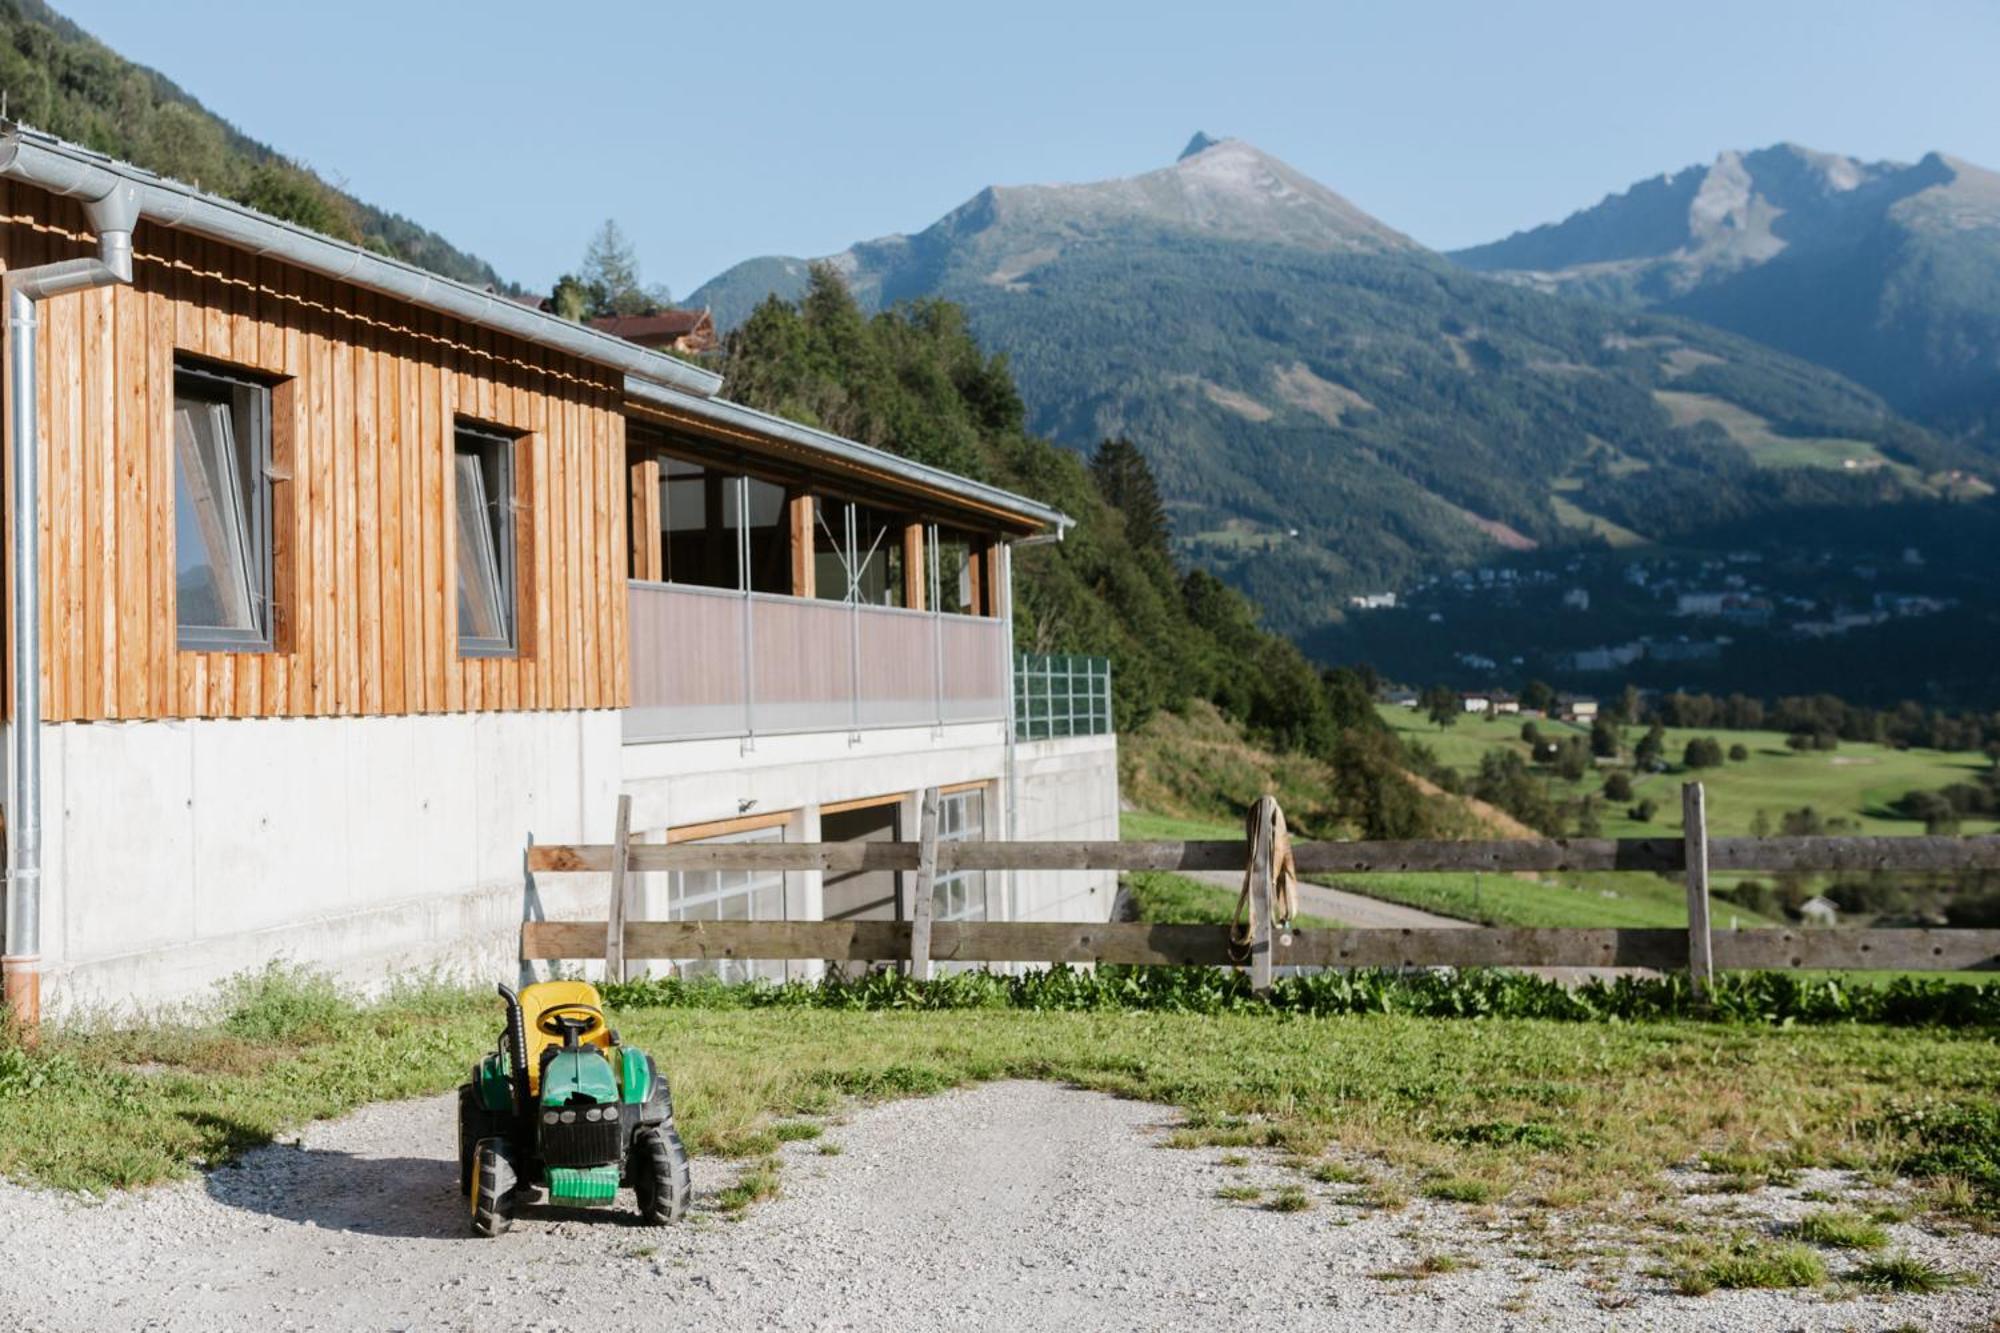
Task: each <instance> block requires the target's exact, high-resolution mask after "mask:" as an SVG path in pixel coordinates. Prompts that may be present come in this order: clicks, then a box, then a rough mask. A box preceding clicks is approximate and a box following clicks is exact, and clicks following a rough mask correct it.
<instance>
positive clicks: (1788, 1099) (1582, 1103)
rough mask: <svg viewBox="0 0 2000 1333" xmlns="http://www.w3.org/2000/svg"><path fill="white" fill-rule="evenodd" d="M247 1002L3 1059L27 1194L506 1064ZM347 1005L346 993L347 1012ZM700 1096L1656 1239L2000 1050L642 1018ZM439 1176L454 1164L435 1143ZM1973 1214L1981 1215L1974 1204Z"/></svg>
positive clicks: (1857, 1147)
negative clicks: (942, 1104)
mask: <svg viewBox="0 0 2000 1333" xmlns="http://www.w3.org/2000/svg"><path fill="white" fill-rule="evenodd" d="M298 989H299V987H298V986H297V984H296V983H295V982H285V981H283V979H282V978H281V979H280V980H279V981H278V982H277V983H275V984H272V985H267V986H266V987H265V988H264V989H263V991H262V993H259V992H257V991H256V990H254V989H253V990H247V991H243V992H240V993H239V995H238V997H237V1007H236V1009H235V1011H234V1014H233V1016H232V1017H231V1018H230V1019H229V1020H227V1021H225V1022H221V1023H217V1024H214V1025H209V1026H198V1027H179V1026H169V1025H151V1026H146V1027H141V1028H134V1029H124V1030H110V1029H99V1030H78V1031H63V1030H53V1031H51V1032H49V1033H48V1034H47V1035H46V1036H45V1039H44V1041H43V1044H42V1046H41V1047H40V1049H39V1050H36V1051H33V1052H28V1051H23V1050H20V1049H19V1048H12V1047H8V1048H0V1171H4V1172H5V1173H6V1174H8V1175H10V1176H14V1177H17V1178H24V1179H27V1180H32V1181H36V1182H40V1183H44V1184H48V1185H52V1186H56V1187H60V1188H69V1189H78V1188H81V1189H90V1190H105V1189H109V1188H114V1187H120V1186H134V1185H144V1184H148V1183H151V1182H154V1181H158V1180H162V1179H166V1178H169V1177H172V1176H176V1175H180V1174H184V1173H186V1172H187V1171H189V1170H190V1169H192V1168H195V1167H198V1166H201V1165H205V1164H206V1165H212V1164H215V1163H218V1162H220V1161H222V1160H225V1159H227V1158H228V1157H230V1156H231V1155H233V1154H235V1153H237V1152H240V1151H241V1150H243V1149H246V1148H249V1147H252V1146H254V1145H257V1144H260V1143H264V1142H267V1141H268V1140H269V1139H270V1138H271V1136H272V1135H274V1134H275V1133H278V1132H280V1131H282V1130H284V1129H286V1128H288V1127H292V1126H296V1125H299V1124H301V1123H303V1122H305V1121H307V1120H310V1119H313V1118H316V1117H324V1116H332V1115H337V1114H339V1113H341V1112H343V1111H346V1110H349V1109H351V1108H353V1107H355V1106H358V1105H361V1104H363V1103H365V1102H369V1101H376V1100H382V1099H386V1098H395V1097H410V1096H416V1095H420V1094H425V1093H437V1092H442V1091H446V1090H448V1089H449V1088H451V1087H452V1086H453V1085H454V1084H455V1083H456V1082H458V1081H459V1080H460V1079H461V1078H463V1077H464V1074H465V1070H466V1068H467V1066H468V1065H469V1064H470V1063H471V1062H472V1061H473V1059H474V1058H475V1056H476V1055H477V1054H478V1053H479V1052H480V1051H481V1050H483V1049H485V1048H487V1047H488V1046H490V1044H491V1043H492V1041H493V1039H494V1034H495V1032H496V1030H497V1028H498V1025H499V1021H500V1012H499V1006H498V1004H497V1003H495V1002H494V1001H493V1000H492V999H491V998H490V997H485V996H477V995H468V994H465V993H463V992H456V991H444V990H431V991H423V992H412V993H408V994H405V995H403V996H400V997H396V998H393V999H391V1000H389V1001H386V1002H384V1003H380V1004H376V1005H370V1006H367V1007H365V1008H364V1007H356V1006H354V1005H352V1004H351V1003H348V1002H345V1001H341V1002H340V1003H339V1004H335V1003H334V1002H333V1001H332V1000H330V999H328V998H326V995H322V996H321V997H320V998H319V999H316V1000H311V1001H310V1002H306V1003H300V1002H297V1001H296V1000H294V999H292V998H289V996H288V992H290V991H297V990H298ZM329 994H330V992H329ZM614 1017H615V1022H616V1024H617V1026H618V1028H619V1029H620V1030H621V1032H622V1033H623V1034H624V1036H625V1038H626V1040H627V1041H628V1042H631V1043H633V1044H636V1045H639V1046H642V1047H644V1048H646V1049H648V1050H650V1051H652V1052H653V1053H654V1054H655V1055H656V1056H657V1057H658V1058H659V1060H660V1062H661V1066H662V1068H663V1069H665V1070H667V1071H668V1073H669V1076H670V1077H671V1078H672V1080H673V1082H674V1087H675V1094H676V1096H675V1100H676V1103H677V1105H678V1107H679V1111H680V1116H681V1123H682V1128H683V1130H684V1132H685V1134H686V1136H687V1138H688V1141H689V1145H690V1147H691V1149H692V1151H693V1152H694V1154H695V1156H696V1159H697V1163H698V1164H699V1160H700V1159H701V1158H704V1157H714V1156H718V1155H723V1156H732V1157H750V1158H761V1157H763V1156H765V1155H766V1154H769V1153H770V1152H772V1151H773V1149H774V1148H775V1145H776V1143H777V1142H778V1141H779V1139H780V1138H781V1137H783V1136H784V1134H785V1131H784V1129H782V1128H779V1125H780V1122H782V1121H785V1120H787V1119H790V1118H793V1117H798V1116H816V1115H825V1114H829V1113H835V1112H837V1111H838V1110H839V1108H840V1107H841V1106H842V1105H843V1103H844V1102H845V1101H846V1100H847V1099H849V1098H856V1097H858V1098H882V1097H896V1096H906V1095H919V1094H925V1093H932V1092H936V1091H939V1090H941V1089H944V1088H948V1087H952V1086H956V1085H959V1084H962V1083H967V1082H974V1081H979V1080H986V1079H995V1078H1037V1079H1054V1080H1060V1081H1063V1082H1067V1083H1073V1084H1076V1085H1078V1086H1081V1087H1086V1088H1094V1089H1101V1090H1103V1091H1106V1092H1111V1093H1115V1094H1118V1095H1121V1096H1130V1097H1139V1098H1145V1099H1148V1100H1155V1101H1160V1102H1165V1103H1169V1104H1172V1105H1175V1106H1178V1107H1181V1108H1183V1109H1184V1110H1185V1111H1186V1113H1187V1115H1188V1117H1189V1124H1188V1128H1187V1129H1186V1130H1184V1131H1182V1132H1181V1134H1180V1135H1179V1136H1178V1142H1180V1143H1181V1144H1183V1145H1185V1146H1197V1145H1203V1144H1216V1145H1230V1146H1251V1145H1269V1146H1275V1147H1280V1148H1283V1149H1287V1150H1289V1151H1290V1152H1292V1153H1294V1154H1296V1156H1297V1157H1298V1159H1299V1162H1298V1164H1299V1165H1301V1166H1305V1167H1310V1166H1312V1164H1313V1162H1314V1161H1317V1160H1322V1155H1323V1154H1324V1153H1326V1152H1327V1151H1328V1150H1329V1149H1330V1148H1334V1147H1337V1148H1338V1149H1339V1150H1340V1152H1341V1154H1342V1156H1343V1158H1344V1159H1345V1160H1347V1161H1350V1162H1360V1163H1365V1167H1364V1169H1365V1171H1366V1172H1367V1173H1368V1175H1370V1176H1371V1177H1372V1178H1374V1179H1376V1180H1377V1181H1378V1182H1379V1183H1380V1184H1381V1185H1382V1186H1383V1187H1384V1190H1385V1191H1387V1192H1395V1191H1405V1192H1418V1191H1423V1190H1425V1189H1427V1187H1428V1186H1430V1185H1432V1184H1435V1183H1436V1182H1440V1181H1448V1182H1453V1186H1454V1188H1457V1186H1458V1183H1459V1182H1467V1181H1470V1182H1475V1183H1477V1184H1478V1185H1479V1193H1480V1196H1481V1197H1483V1198H1485V1197H1490V1198H1492V1199H1494V1200H1497V1201H1501V1202H1503V1203H1507V1204H1511V1205H1527V1204H1533V1203H1543V1204H1551V1205H1561V1206H1575V1207H1585V1206H1591V1205H1597V1206H1601V1207H1603V1208H1604V1209H1606V1210H1607V1211H1610V1210H1614V1209H1615V1210H1617V1211H1621V1212H1630V1211H1632V1210H1633V1208H1634V1204H1635V1202H1637V1203H1645V1202H1648V1201H1652V1200H1655V1199H1661V1198H1665V1197H1666V1196H1667V1194H1668V1191H1667V1189H1666V1186H1665V1184H1664V1182H1662V1181H1661V1180H1660V1179H1659V1175H1658V1173H1659V1172H1660V1171H1661V1170H1662V1169H1663V1168H1665V1167H1667V1166H1670V1165H1673V1164H1676V1163H1685V1162H1689V1161H1692V1160H1694V1159H1696V1158H1697V1157H1698V1156H1699V1155H1701V1154H1703V1153H1712V1154H1717V1155H1720V1156H1726V1157H1727V1158H1728V1159H1729V1160H1730V1161H1731V1163H1732V1165H1731V1167H1730V1169H1731V1170H1732V1171H1735V1172H1738V1173H1739V1174H1740V1173H1742V1172H1744V1171H1748V1170H1750V1169H1752V1168H1750V1167H1746V1166H1745V1165H1743V1164H1744V1163H1745V1162H1751V1163H1764V1164H1768V1165H1769V1166H1770V1167H1771V1168H1772V1169H1773V1170H1776V1169H1778V1168H1780V1167H1782V1166H1785V1165H1794V1166H1796V1165H1803V1164H1806V1163H1808V1162H1813V1163H1824V1164H1834V1165H1847V1166H1852V1167H1855V1168H1868V1167H1876V1166H1886V1165H1888V1164H1889V1163H1890V1162H1891V1161H1892V1160H1893V1159H1894V1156H1895V1154H1896V1152H1897V1151H1898V1149H1897V1145H1896V1143H1895V1142H1894V1141H1893V1140H1891V1139H1890V1138H1888V1137H1885V1136H1884V1135H1882V1134H1881V1133H1880V1132H1879V1131H1878V1130H1876V1129H1875V1128H1874V1127H1873V1126H1874V1122H1875V1121H1876V1119H1877V1118H1878V1117H1879V1116H1881V1115H1882V1114H1883V1113H1884V1112H1885V1111H1887V1110H1889V1109H1890V1108H1892V1107H1897V1106H1902V1105H1904V1104H1907V1103H1914V1102H1916V1101H1919V1100H1926V1101H1928V1102H1929V1103H1930V1104H1932V1105H1934V1106H1936V1105H1945V1104H1949V1105H1956V1106H1964V1107H1971V1108H1975V1109H1976V1108H1979V1107H1982V1106H1986V1107H1990V1106H1991V1104H1992V1100H1993V1098H1994V1097H1995V1095H1996V1093H2000V1059H1996V1058H1995V1057H1996V1049H1995V1038H1994V1034H1993V1033H1992V1032H1991V1031H1990V1030H1976V1031H1968V1032H1960V1031H1949V1030H1938V1029H1898V1030H1893V1031H1892V1030H1887V1029H1878V1028H1872V1027H1861V1026H1832V1027H1814V1028H1780V1027H1754V1026H1727V1025H1721V1024H1701V1023H1667V1022H1662V1023H1635V1024H1610V1023H1605V1024H1599V1023H1560V1022H1549V1021H1530V1020H1503V1019H1484V1020H1438V1019H1420V1018H1411V1017H1403V1016H1397V1015H1391V1014H1371V1015H1367V1016H1356V1017H1340V1018H1308V1017H1296V1016H1292V1017H1286V1016H1280V1015H1276V1014H1269V1013H1235V1014H1217V1015H1199V1014H1191V1013H1169V1012H1089V1013H1070V1012H1034V1011H1023V1010H1010V1009H972V1010H954V1011H942V1012H938V1011H929V1012H926V1011H909V1010H903V1009H884V1010H847V1009H818V1008H755V1009H750V1008H640V1009H630V1010H625V1011H622V1012H619V1013H617V1014H616V1015H615V1016H614ZM426 1146H427V1147H429V1148H431V1149H439V1148H443V1147H444V1145H440V1144H429V1145H426ZM1961 1192H1962V1191H1961Z"/></svg>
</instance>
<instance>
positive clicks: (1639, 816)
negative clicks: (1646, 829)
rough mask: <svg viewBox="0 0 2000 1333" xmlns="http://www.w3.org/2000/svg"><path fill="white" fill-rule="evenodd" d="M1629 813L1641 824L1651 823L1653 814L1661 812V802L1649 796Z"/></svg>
mask: <svg viewBox="0 0 2000 1333" xmlns="http://www.w3.org/2000/svg"><path fill="white" fill-rule="evenodd" d="M1627 813H1629V814H1630V815H1631V816H1632V818H1634V819H1636V820H1638V821H1639V822H1640V823H1641V824H1650V823H1652V822H1653V816H1654V815H1657V814H1658V813H1660V803H1659V802H1658V801H1656V800H1654V799H1653V798H1652V797H1650V796H1648V797H1647V798H1646V799H1645V800H1643V801H1641V802H1639V804H1637V805H1635V806H1633V807H1632V809H1631V810H1630V811H1628V812H1627Z"/></svg>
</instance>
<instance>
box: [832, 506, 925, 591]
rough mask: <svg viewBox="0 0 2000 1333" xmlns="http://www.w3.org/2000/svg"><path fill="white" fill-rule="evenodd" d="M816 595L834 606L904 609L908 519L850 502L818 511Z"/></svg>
mask: <svg viewBox="0 0 2000 1333" xmlns="http://www.w3.org/2000/svg"><path fill="white" fill-rule="evenodd" d="M813 509H814V519H813V593H814V595H815V596H817V597H819V598H821V599H823V600H825V601H829V602H846V601H855V602H860V603H861V604H862V605H864V606H902V605H904V604H905V598H904V590H905V586H906V585H905V584H904V582H903V528H904V522H903V520H902V519H899V518H896V517H894V516H892V515H890V514H889V513H887V512H886V511H884V510H880V509H874V508H871V507H869V506H868V505H864V504H856V503H853V502H851V501H847V500H831V499H816V500H815V501H814V505H813Z"/></svg>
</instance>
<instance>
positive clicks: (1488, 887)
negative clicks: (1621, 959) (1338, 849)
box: [1314, 871, 1773, 929]
mask: <svg viewBox="0 0 2000 1333" xmlns="http://www.w3.org/2000/svg"><path fill="white" fill-rule="evenodd" d="M1314 879H1315V881H1316V882H1319V883H1325V884H1330V885H1333V886H1335V887H1337V888H1342V889H1347V890H1350V891H1352V892H1354V893H1365V894H1367V895H1368V896H1369V897H1371V898H1383V899H1386V900H1388V901H1390V902H1397V903H1404V904H1406V905H1408V906H1410V907H1418V908H1422V909H1423V910H1425V911H1427V912H1436V913H1438V914H1439V915H1441V916H1452V917H1457V918H1459V919H1460V920H1464V921H1479V922H1483V923H1484V924H1486V925H1492V926H1667V927H1673V926H1685V925H1687V890H1685V889H1684V888H1682V887H1681V886H1680V885H1679V884H1676V883H1674V882H1673V881H1671V880H1668V879H1665V878H1662V877H1661V876H1659V875H1651V874H1644V873H1635V872H1624V871H1601V872H1599V871H1592V872H1581V873H1569V872H1564V873H1560V874H1548V875H1539V876H1527V877H1516V876H1514V875H1493V874H1480V875H1474V874H1471V873H1469V872H1466V873H1456V872H1453V873H1439V874H1380V875H1342V876H1339V877H1337V878H1335V877H1327V876H1314ZM1716 916H1717V918H1718V920H1717V922H1716V924H1717V926H1718V927H1719V928H1721V929H1728V928H1729V926H1730V921H1731V919H1732V918H1734V919H1735V922H1736V924H1737V925H1739V926H1742V927H1744V928H1746V929H1747V928H1749V927H1752V926H1766V925H1771V924H1773V923H1772V922H1771V921H1770V920H1768V919H1767V918H1765V917H1762V916H1759V915H1758V914H1757V913H1755V912H1752V911H1750V910H1748V909H1747V908H1741V907H1737V906H1736V905H1735V904H1733V903H1719V904H1717V906H1716Z"/></svg>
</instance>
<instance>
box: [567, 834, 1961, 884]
mask: <svg viewBox="0 0 2000 1333" xmlns="http://www.w3.org/2000/svg"><path fill="white" fill-rule="evenodd" d="M921 846H922V844H920V843H915V842H772V843H720V844H715V843H711V844H702V843H678V844H674V845H671V846H657V845H649V844H634V845H633V847H632V848H631V851H630V860H629V862H628V865H629V868H630V869H632V870H831V871H837V872H846V871H855V870H907V871H914V870H915V869H916V868H917V858H918V855H919V852H920V849H921ZM1249 856H1250V852H1249V844H1247V843H1242V842H941V843H939V844H938V847H937V869H938V873H940V874H947V873H950V872H951V871H954V870H1235V871H1241V870H1242V869H1243V868H1244V867H1245V866H1246V865H1247V864H1248V863H1249ZM1292 856H1293V859H1294V861H1295V863H1296V864H1297V866H1298V870H1299V873H1300V874H1350V875H1354V874H1369V873H1373V872H1377V871H1470V870H1479V871H1500V872H1506V871H1514V870H1646V871H1652V872H1655V873H1658V874H1665V875H1673V874H1680V873H1682V872H1683V871H1684V870H1685V869H1686V860H1685V850H1684V848H1683V844H1682V842H1681V840H1680V839H1678V838H1571V839H1563V838H1552V839H1533V840H1531V839H1522V840H1519V841H1506V842H1295V843H1293V844H1292ZM612 859H613V848H612V847H611V846H610V845H608V844H598V845H593V846H562V845H557V844H548V845H538V846H535V847H532V848H530V849H529V851H528V869H529V870H531V871H592V870H594V871H609V870H610V869H611V863H612ZM1708 866H1709V869H1710V870H1711V871H1716V870H1761V871H1781V870H1822V871H1857V872H1858V871H1866V870H1900V871H1925V870H1938V871H1949V870H2000V837H1977V838H1944V837H1921V838H1716V839H1713V840H1711V841H1710V842H1709V844H1708Z"/></svg>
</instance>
